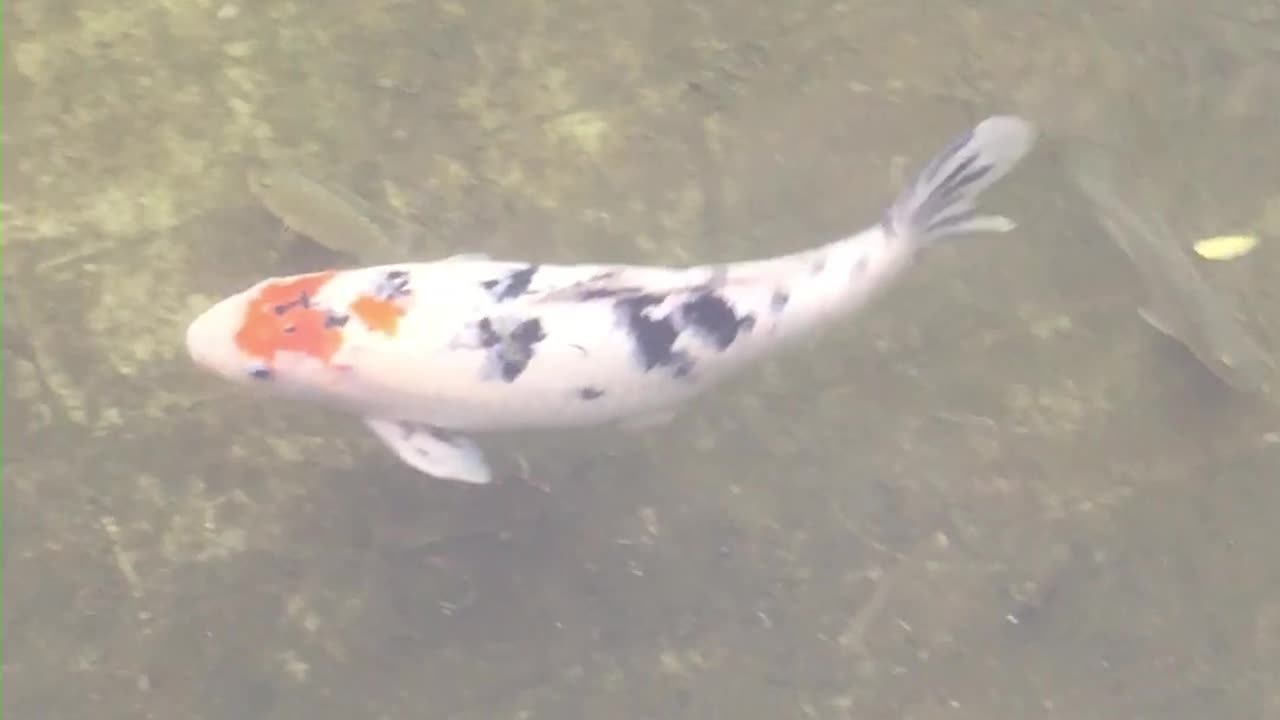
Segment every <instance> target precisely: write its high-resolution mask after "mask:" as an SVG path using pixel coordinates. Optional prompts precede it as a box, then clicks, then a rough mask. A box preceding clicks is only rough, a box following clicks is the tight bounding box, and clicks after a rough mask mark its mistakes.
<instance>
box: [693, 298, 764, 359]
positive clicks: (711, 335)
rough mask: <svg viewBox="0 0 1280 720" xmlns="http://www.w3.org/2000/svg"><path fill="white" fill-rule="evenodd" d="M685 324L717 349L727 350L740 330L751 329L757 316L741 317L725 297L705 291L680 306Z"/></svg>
mask: <svg viewBox="0 0 1280 720" xmlns="http://www.w3.org/2000/svg"><path fill="white" fill-rule="evenodd" d="M680 319H681V321H682V322H683V324H684V325H686V326H688V327H689V328H692V329H693V330H695V331H697V332H698V333H699V334H701V335H702V336H703V337H705V338H707V339H708V340H710V342H711V344H712V345H714V346H715V347H716V349H717V350H725V349H727V348H728V347H729V346H730V345H732V344H733V341H734V340H737V339H738V333H739V332H740V331H750V330H751V328H752V327H754V326H755V318H753V317H752V316H750V315H745V316H742V317H739V316H738V314H737V313H736V312H734V310H733V308H732V307H730V306H729V303H727V302H725V300H724V298H722V297H720V296H719V295H717V294H715V293H710V292H708V293H703V294H701V295H698V296H696V297H694V298H693V299H692V300H690V301H688V302H686V303H685V304H684V305H683V306H681V308H680Z"/></svg>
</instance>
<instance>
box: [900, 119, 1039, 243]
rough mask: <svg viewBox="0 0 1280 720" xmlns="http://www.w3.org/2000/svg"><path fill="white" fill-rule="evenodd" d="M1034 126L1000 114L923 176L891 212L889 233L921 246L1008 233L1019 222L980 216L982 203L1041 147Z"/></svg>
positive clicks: (967, 136)
mask: <svg viewBox="0 0 1280 720" xmlns="http://www.w3.org/2000/svg"><path fill="white" fill-rule="evenodd" d="M1035 139H1036V131H1035V128H1034V127H1033V126H1032V125H1031V123H1029V122H1027V121H1026V120H1023V119H1022V118H1019V117H1015V116H1012V115H997V116H994V117H989V118H987V119H986V120H983V121H982V122H980V123H978V125H977V126H975V127H974V128H973V129H972V130H970V131H969V132H968V133H966V134H965V135H964V136H963V137H960V138H958V139H956V141H955V142H953V143H951V145H950V146H949V147H947V149H945V150H943V151H942V152H941V153H939V154H938V156H937V157H935V158H934V159H933V160H931V161H930V162H929V164H928V165H926V166H925V167H924V169H923V170H921V171H920V174H919V175H917V176H916V179H915V181H914V182H912V184H911V186H910V187H908V188H907V189H905V190H903V191H902V193H901V194H899V195H898V197H897V199H896V200H895V201H894V203H893V206H892V207H890V208H889V212H888V217H886V218H885V221H884V226H885V230H886V232H888V233H890V234H892V235H897V236H899V237H904V238H909V239H911V240H912V241H913V242H915V243H918V244H920V245H924V244H927V243H930V242H932V241H934V240H937V239H938V238H941V237H946V236H948V235H959V234H962V233H971V232H1007V231H1009V230H1012V229H1013V227H1014V222H1013V221H1012V220H1010V219H1009V218H1007V217H1004V216H1002V215H979V214H977V207H976V203H977V200H978V196H979V195H981V194H982V191H983V190H986V189H987V188H989V187H991V185H993V184H994V183H995V182H996V181H997V180H999V179H1000V178H1002V177H1004V176H1005V175H1006V174H1008V172H1009V171H1010V170H1012V169H1013V168H1014V166H1015V165H1017V164H1018V161H1020V160H1021V159H1022V157H1023V156H1024V155H1026V154H1027V151H1029V150H1030V149H1031V146H1032V145H1033V144H1034V143H1035Z"/></svg>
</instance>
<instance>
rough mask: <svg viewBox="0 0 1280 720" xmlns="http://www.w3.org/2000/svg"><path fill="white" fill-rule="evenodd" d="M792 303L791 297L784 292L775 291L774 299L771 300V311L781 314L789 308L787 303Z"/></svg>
mask: <svg viewBox="0 0 1280 720" xmlns="http://www.w3.org/2000/svg"><path fill="white" fill-rule="evenodd" d="M789 302H791V296H790V295H789V294H787V293H786V291H783V290H774V291H773V297H771V298H769V310H771V311H773V312H775V313H780V312H782V311H783V310H784V309H786V307H787V303H789Z"/></svg>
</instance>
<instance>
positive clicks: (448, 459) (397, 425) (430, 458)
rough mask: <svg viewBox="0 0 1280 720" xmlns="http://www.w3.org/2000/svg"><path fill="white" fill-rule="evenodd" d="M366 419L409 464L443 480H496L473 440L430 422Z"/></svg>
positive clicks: (484, 481)
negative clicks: (429, 423) (493, 478)
mask: <svg viewBox="0 0 1280 720" xmlns="http://www.w3.org/2000/svg"><path fill="white" fill-rule="evenodd" d="M364 422H365V424H366V425H368V426H369V429H370V430H372V431H373V434H374V435H377V436H378V438H379V439H380V440H382V442H384V443H386V445H387V447H389V448H391V450H392V451H393V452H395V453H396V455H399V456H400V459H401V460H403V461H404V462H405V464H407V465H408V466H409V467H412V468H413V469H415V470H417V471H418V472H422V473H426V474H427V475H430V476H432V477H436V478H440V479H442V480H455V481H457V482H464V483H471V484H473V485H484V484H487V483H488V482H490V481H491V480H492V477H493V475H492V473H491V472H490V471H489V464H488V463H487V462H485V459H484V453H483V452H481V450H480V448H478V447H476V444H475V443H474V442H472V441H471V440H470V439H468V438H466V437H464V436H462V435H455V434H453V433H450V432H446V431H444V430H441V429H440V428H438V427H435V426H433V425H428V424H426V423H416V422H407V421H403V420H383V419H381V418H365V419H364Z"/></svg>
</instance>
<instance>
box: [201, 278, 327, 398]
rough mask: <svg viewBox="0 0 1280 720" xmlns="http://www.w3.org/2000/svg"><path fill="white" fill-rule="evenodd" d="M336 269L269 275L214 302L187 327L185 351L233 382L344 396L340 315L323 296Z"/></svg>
mask: <svg viewBox="0 0 1280 720" xmlns="http://www.w3.org/2000/svg"><path fill="white" fill-rule="evenodd" d="M336 274H337V273H335V272H322V273H311V274H306V275H295V276H291V277H284V278H272V279H268V280H264V281H262V282H259V283H257V284H255V285H253V286H252V287H250V288H248V289H246V290H244V291H243V292H240V293H237V294H234V295H231V296H229V297H227V298H224V299H222V300H219V301H218V302H216V303H214V304H213V305H212V306H211V307H209V308H208V309H206V310H205V311H204V312H202V313H201V314H200V315H198V316H197V317H196V318H195V319H194V320H192V321H191V324H190V325H189V326H188V327H187V334H186V344H187V352H188V354H189V355H190V356H191V359H192V360H193V361H194V362H195V364H196V365H197V366H198V367H200V368H202V369H204V370H206V371H208V372H211V373H213V374H214V375H217V376H219V377H221V378H223V379H225V380H229V381H232V382H234V383H236V384H239V385H254V386H258V387H262V388H264V389H269V390H273V391H282V392H286V393H292V394H306V395H316V394H326V395H333V396H338V395H342V394H343V392H342V390H343V384H344V383H343V378H344V376H345V375H346V373H345V372H344V369H343V367H342V365H340V364H338V363H336V362H335V356H336V355H337V353H338V352H339V351H340V350H341V349H342V346H343V343H344V339H345V337H344V327H343V326H344V325H345V316H343V315H341V314H337V313H334V312H332V311H331V310H328V309H326V306H325V305H324V303H323V302H322V296H323V293H324V290H325V287H326V285H327V284H328V283H329V282H330V281H331V280H332V279H333V278H334V277H335V275H336Z"/></svg>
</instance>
